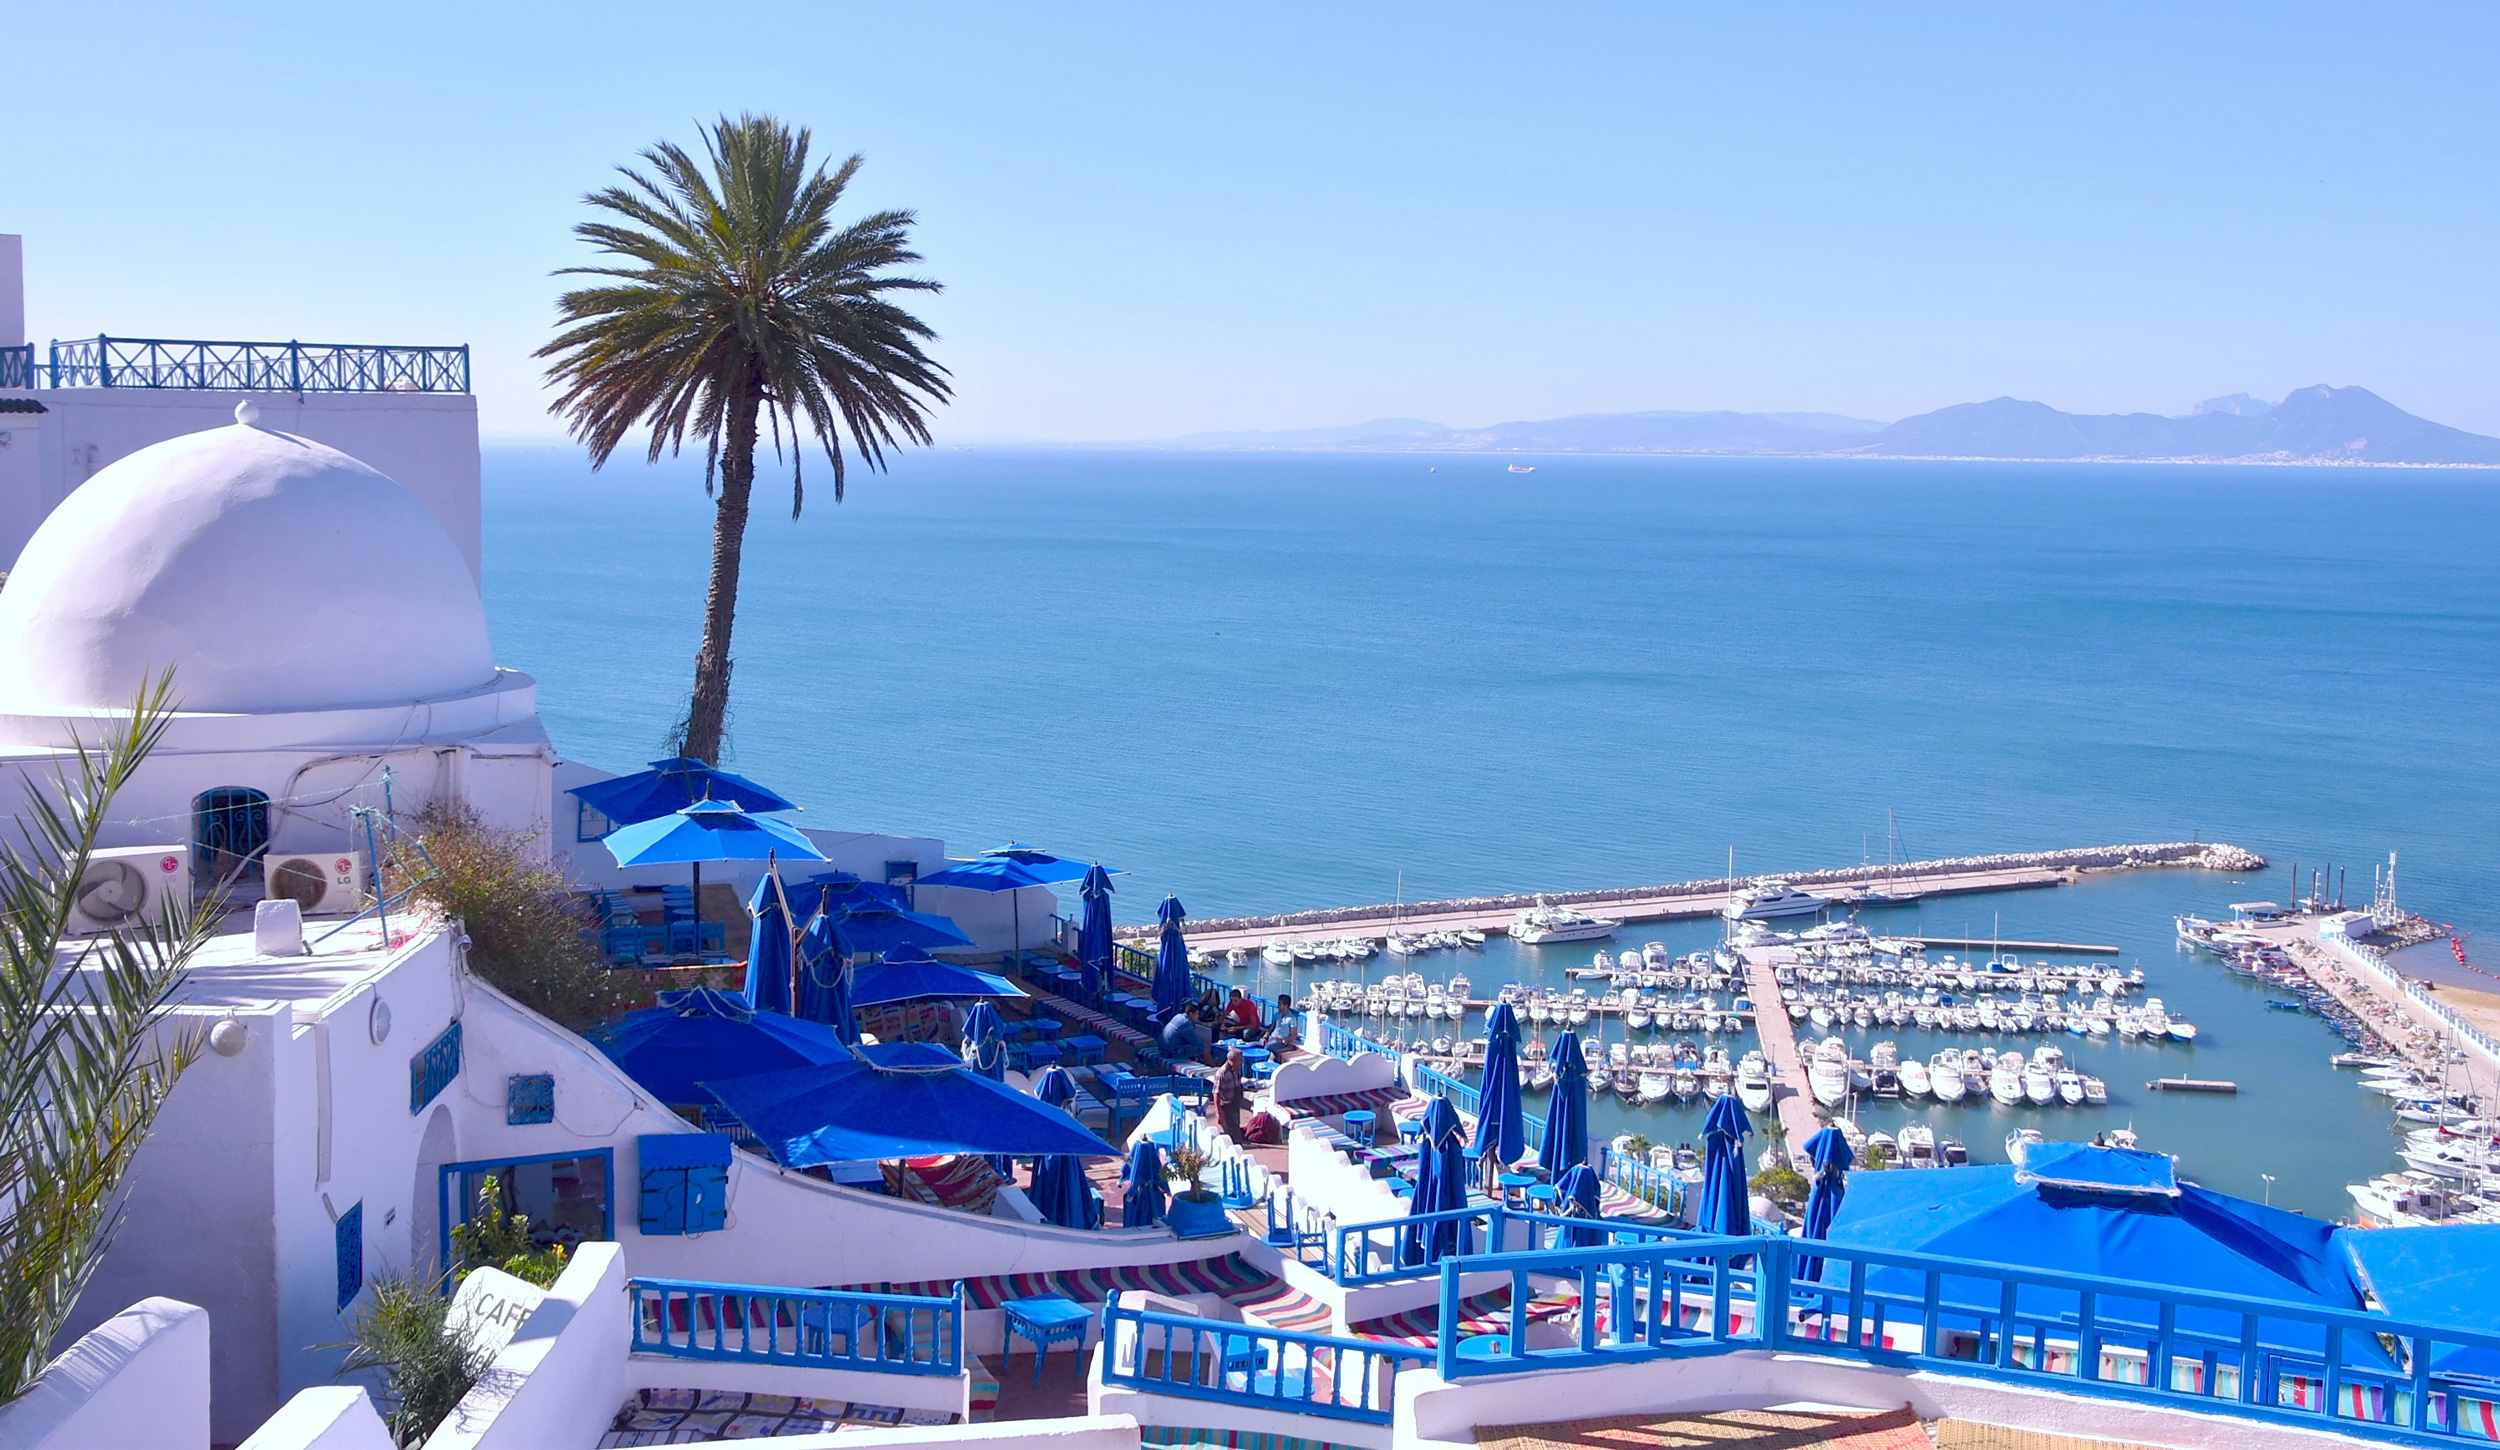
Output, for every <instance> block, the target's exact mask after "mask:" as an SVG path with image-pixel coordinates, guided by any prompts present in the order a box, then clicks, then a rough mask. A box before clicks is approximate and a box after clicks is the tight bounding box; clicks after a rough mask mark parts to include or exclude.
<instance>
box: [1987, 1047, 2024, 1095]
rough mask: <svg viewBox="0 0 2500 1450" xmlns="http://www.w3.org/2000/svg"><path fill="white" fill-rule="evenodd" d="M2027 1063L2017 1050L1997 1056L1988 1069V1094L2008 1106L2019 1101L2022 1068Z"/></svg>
mask: <svg viewBox="0 0 2500 1450" xmlns="http://www.w3.org/2000/svg"><path fill="white" fill-rule="evenodd" d="M2029 1065H2030V1064H2028V1063H2026V1062H2024V1061H2023V1055H2022V1054H2021V1053H2019V1052H2009V1053H2007V1054H2005V1056H2003V1057H2001V1058H1998V1059H1997V1061H1996V1063H1995V1065H1994V1066H1992V1067H1990V1068H1989V1069H1988V1096H1990V1097H1992V1098H1994V1099H1996V1100H1997V1101H1998V1102H2000V1103H2003V1104H2004V1105H2005V1106H2007V1107H2009V1108H2010V1107H2013V1106H2014V1105H2015V1104H2017V1103H2020V1102H2021V1101H2022V1100H2023V1069H2024V1068H2025V1067H2027V1066H2029Z"/></svg>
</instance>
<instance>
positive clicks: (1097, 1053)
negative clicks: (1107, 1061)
mask: <svg viewBox="0 0 2500 1450" xmlns="http://www.w3.org/2000/svg"><path fill="white" fill-rule="evenodd" d="M1059 1046H1060V1048H1061V1049H1062V1050H1063V1051H1065V1052H1066V1053H1067V1060H1068V1065H1069V1066H1070V1067H1091V1066H1092V1065H1093V1064H1095V1063H1098V1062H1100V1061H1102V1058H1103V1054H1104V1053H1106V1052H1108V1051H1110V1050H1111V1044H1110V1043H1108V1042H1105V1041H1103V1040H1102V1039H1101V1038H1099V1037H1096V1036H1094V1035H1093V1034H1092V1033H1090V1032H1089V1033H1087V1034H1085V1035H1084V1036H1082V1037H1071V1038H1069V1039H1067V1040H1066V1041H1064V1042H1062V1043H1060V1044H1059Z"/></svg>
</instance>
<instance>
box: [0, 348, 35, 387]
mask: <svg viewBox="0 0 2500 1450" xmlns="http://www.w3.org/2000/svg"><path fill="white" fill-rule="evenodd" d="M37 376H39V375H38V374H37V372H36V371H35V345H34V344H33V343H31V342H30V343H25V344H23V345H21V346H18V347H0V388H31V387H33V386H34V385H35V380H36V378H37Z"/></svg>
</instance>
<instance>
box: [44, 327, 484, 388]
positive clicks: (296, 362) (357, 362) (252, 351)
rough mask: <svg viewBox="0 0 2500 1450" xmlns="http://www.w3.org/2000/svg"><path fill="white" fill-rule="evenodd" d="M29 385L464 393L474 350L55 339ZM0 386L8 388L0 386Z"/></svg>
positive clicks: (300, 343) (467, 385) (161, 340)
mask: <svg viewBox="0 0 2500 1450" xmlns="http://www.w3.org/2000/svg"><path fill="white" fill-rule="evenodd" d="M31 347H32V345H31V344H29V348H30V352H29V356H28V360H27V365H28V368H29V369H30V371H32V372H33V373H34V374H35V377H36V381H35V383H34V384H32V386H39V387H46V388H217V389H225V390H232V391H236V392H247V393H465V392H467V391H468V390H469V349H468V348H467V347H466V346H465V345H464V346H460V347H377V346H367V345H362V344H355V343H337V342H189V341H176V340H172V339H167V338H151V337H103V336H98V337H92V338H85V337H82V338H77V339H75V340H72V341H66V342H63V341H55V342H54V343H53V344H52V349H51V355H50V359H49V361H48V363H47V364H46V365H45V366H43V367H41V368H37V367H35V365H34V361H33V357H32V354H31ZM0 386H7V385H6V384H5V383H0Z"/></svg>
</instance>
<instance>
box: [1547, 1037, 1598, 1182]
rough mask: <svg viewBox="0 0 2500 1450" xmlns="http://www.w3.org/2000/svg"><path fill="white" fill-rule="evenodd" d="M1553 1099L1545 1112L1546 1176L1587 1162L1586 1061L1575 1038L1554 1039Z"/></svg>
mask: <svg viewBox="0 0 2500 1450" xmlns="http://www.w3.org/2000/svg"><path fill="white" fill-rule="evenodd" d="M1552 1061H1553V1064H1554V1096H1553V1098H1552V1100H1551V1101H1550V1102H1548V1103H1547V1105H1546V1108H1545V1152H1544V1163H1545V1168H1546V1171H1547V1172H1549V1173H1564V1172H1568V1171H1569V1170H1570V1169H1571V1168H1572V1167H1573V1166H1574V1165H1578V1164H1585V1163H1587V1162H1588V1160H1589V1060H1588V1056H1587V1054H1585V1053H1583V1052H1581V1051H1580V1039H1579V1036H1578V1034H1576V1033H1570V1032H1566V1033H1563V1034H1562V1035H1561V1036H1559V1037H1557V1038H1555V1039H1554V1052H1553V1057H1552Z"/></svg>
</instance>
